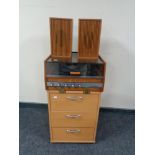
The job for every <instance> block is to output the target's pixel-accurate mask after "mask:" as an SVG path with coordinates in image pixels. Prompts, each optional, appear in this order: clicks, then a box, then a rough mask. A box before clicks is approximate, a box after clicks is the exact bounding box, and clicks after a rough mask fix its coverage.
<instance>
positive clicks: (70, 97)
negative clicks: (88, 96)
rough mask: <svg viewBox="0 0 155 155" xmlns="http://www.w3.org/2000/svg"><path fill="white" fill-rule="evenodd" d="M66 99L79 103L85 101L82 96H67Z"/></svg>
mask: <svg viewBox="0 0 155 155" xmlns="http://www.w3.org/2000/svg"><path fill="white" fill-rule="evenodd" d="M66 98H67V99H69V100H71V101H77V100H82V99H83V97H82V96H67V97H66Z"/></svg>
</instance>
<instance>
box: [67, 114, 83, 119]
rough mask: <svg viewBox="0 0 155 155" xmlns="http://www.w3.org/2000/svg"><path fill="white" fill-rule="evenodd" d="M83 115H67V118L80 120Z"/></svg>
mask: <svg viewBox="0 0 155 155" xmlns="http://www.w3.org/2000/svg"><path fill="white" fill-rule="evenodd" d="M80 116H81V115H75V114H73V115H66V117H67V118H79V117H80Z"/></svg>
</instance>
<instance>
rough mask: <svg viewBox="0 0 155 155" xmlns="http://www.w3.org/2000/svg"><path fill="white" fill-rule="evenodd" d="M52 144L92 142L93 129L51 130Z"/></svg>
mask: <svg viewBox="0 0 155 155" xmlns="http://www.w3.org/2000/svg"><path fill="white" fill-rule="evenodd" d="M51 140H52V142H94V128H52V137H51Z"/></svg>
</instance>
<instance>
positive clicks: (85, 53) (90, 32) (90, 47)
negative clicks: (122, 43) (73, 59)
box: [78, 19, 102, 60]
mask: <svg viewBox="0 0 155 155" xmlns="http://www.w3.org/2000/svg"><path fill="white" fill-rule="evenodd" d="M101 24H102V20H100V19H79V36H78V54H79V59H85V60H91V59H93V60H94V59H97V58H98V56H99V46H100V34H101Z"/></svg>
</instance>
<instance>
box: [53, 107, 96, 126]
mask: <svg viewBox="0 0 155 155" xmlns="http://www.w3.org/2000/svg"><path fill="white" fill-rule="evenodd" d="M51 118H52V119H51V121H52V127H94V126H95V123H96V119H97V118H96V111H95V110H94V111H93V112H89V111H86V112H81V111H52V112H51Z"/></svg>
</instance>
